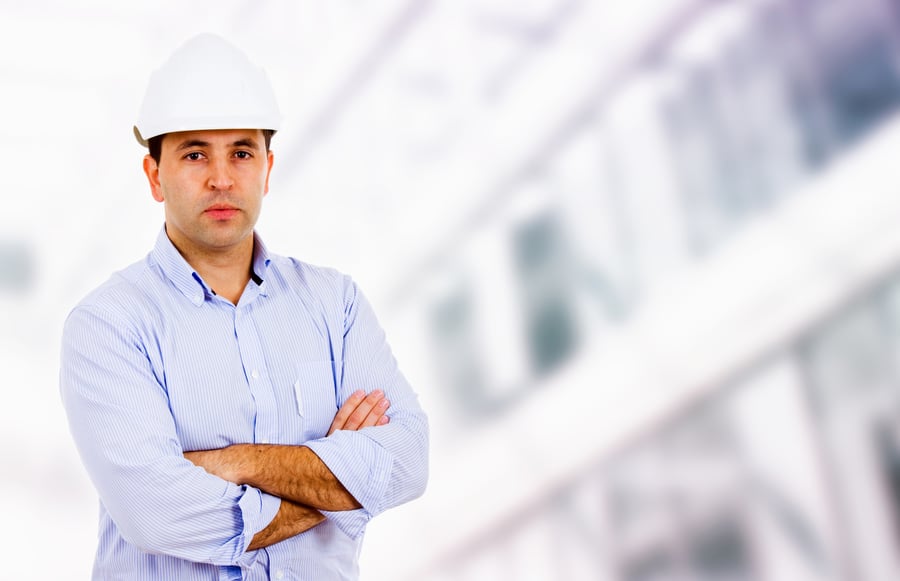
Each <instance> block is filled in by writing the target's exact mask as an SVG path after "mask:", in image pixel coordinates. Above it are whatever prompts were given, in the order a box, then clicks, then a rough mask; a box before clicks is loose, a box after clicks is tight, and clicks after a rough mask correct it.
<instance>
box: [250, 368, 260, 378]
mask: <svg viewBox="0 0 900 581" xmlns="http://www.w3.org/2000/svg"><path fill="white" fill-rule="evenodd" d="M250 377H252V378H253V379H259V371H257V370H256V369H254V370H253V371H251V372H250Z"/></svg>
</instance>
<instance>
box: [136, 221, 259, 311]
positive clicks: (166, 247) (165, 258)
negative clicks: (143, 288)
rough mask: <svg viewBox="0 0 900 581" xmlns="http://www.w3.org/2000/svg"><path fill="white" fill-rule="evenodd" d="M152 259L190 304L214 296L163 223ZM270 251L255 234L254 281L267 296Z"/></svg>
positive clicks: (198, 303) (200, 302)
mask: <svg viewBox="0 0 900 581" xmlns="http://www.w3.org/2000/svg"><path fill="white" fill-rule="evenodd" d="M150 258H151V260H152V261H153V262H154V263H156V264H158V265H159V267H160V269H161V270H162V272H163V275H164V276H165V277H166V278H168V279H169V280H170V281H171V282H172V284H173V285H174V286H175V288H177V289H178V290H179V291H181V293H182V294H183V295H184V296H185V297H187V299H188V300H189V301H191V302H192V303H194V304H195V305H197V306H198V307H199V306H200V305H202V304H203V302H204V301H205V300H206V299H208V298H211V297H212V296H213V295H214V293H213V291H212V289H211V288H209V286H207V284H206V283H205V282H204V281H203V278H202V277H201V276H200V275H199V274H198V273H197V271H196V270H194V268H193V267H192V266H191V265H190V264H188V261H187V260H185V259H184V257H183V256H182V255H181V253H180V252H178V249H177V248H175V245H174V244H172V241H171V240H169V236H168V234H166V226H165V224H163V227H162V229H161V230H160V232H159V235H158V236H157V237H156V245H155V246H154V247H153V250H152V251H151V252H150ZM271 261H272V260H271V258H270V257H269V251H268V249H267V248H266V245H265V244H263V241H262V239H260V237H259V236H258V235H257V234H256V232H254V233H253V277H252V278H253V282H255V283H256V285H257V286H258V287H259V293H260V294H261V295H264V296H265V295H266V294H267V293H266V283H265V280H266V273H267V272H268V269H269V263H270V262H271Z"/></svg>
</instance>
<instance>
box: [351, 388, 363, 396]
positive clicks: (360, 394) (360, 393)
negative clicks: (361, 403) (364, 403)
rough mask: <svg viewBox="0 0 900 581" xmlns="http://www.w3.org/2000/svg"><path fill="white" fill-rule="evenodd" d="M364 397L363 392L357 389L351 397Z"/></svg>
mask: <svg viewBox="0 0 900 581" xmlns="http://www.w3.org/2000/svg"><path fill="white" fill-rule="evenodd" d="M362 395H363V390H361V389H357V390H356V391H354V392H353V395H351V396H350V397H361V396H362Z"/></svg>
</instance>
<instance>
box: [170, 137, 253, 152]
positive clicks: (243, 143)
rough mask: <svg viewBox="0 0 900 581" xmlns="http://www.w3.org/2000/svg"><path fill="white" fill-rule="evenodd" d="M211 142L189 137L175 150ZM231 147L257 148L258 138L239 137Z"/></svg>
mask: <svg viewBox="0 0 900 581" xmlns="http://www.w3.org/2000/svg"><path fill="white" fill-rule="evenodd" d="M209 146H210V143H209V142H208V141H203V140H202V139H188V140H186V141H182V142H181V143H180V144H178V147H176V148H175V151H181V150H183V149H190V148H192V147H209ZM229 147H249V148H250V149H256V148H257V147H258V144H257V143H256V140H254V139H252V138H250V137H247V138H244V139H238V140H237V141H235V142H233V143H231V144H230V145H229Z"/></svg>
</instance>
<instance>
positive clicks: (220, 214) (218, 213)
mask: <svg viewBox="0 0 900 581" xmlns="http://www.w3.org/2000/svg"><path fill="white" fill-rule="evenodd" d="M238 212H240V210H238V209H237V208H235V207H234V206H229V205H228V204H213V205H212V206H210V207H208V208H207V209H206V210H204V211H203V213H204V214H206V215H207V216H209V217H210V218H212V219H213V220H228V219H230V218H233V217H234V216H235V214H237V213H238Z"/></svg>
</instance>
